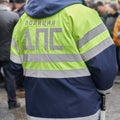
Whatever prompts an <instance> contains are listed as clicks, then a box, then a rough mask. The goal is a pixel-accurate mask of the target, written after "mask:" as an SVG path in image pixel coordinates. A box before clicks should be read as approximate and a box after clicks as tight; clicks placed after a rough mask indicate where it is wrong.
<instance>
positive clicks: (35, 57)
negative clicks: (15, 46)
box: [23, 54, 82, 62]
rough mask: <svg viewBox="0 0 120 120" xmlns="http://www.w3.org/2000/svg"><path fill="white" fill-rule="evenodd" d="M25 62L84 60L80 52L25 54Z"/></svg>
mask: <svg viewBox="0 0 120 120" xmlns="http://www.w3.org/2000/svg"><path fill="white" fill-rule="evenodd" d="M23 60H24V62H74V61H82V58H81V56H80V54H30V55H29V54H25V55H23Z"/></svg>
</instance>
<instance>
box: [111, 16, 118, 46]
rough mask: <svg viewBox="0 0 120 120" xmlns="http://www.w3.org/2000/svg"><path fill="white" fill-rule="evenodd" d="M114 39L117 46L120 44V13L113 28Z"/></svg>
mask: <svg viewBox="0 0 120 120" xmlns="http://www.w3.org/2000/svg"><path fill="white" fill-rule="evenodd" d="M113 40H114V42H115V44H116V45H117V46H120V15H119V16H118V18H117V20H116V22H115V26H114V30H113Z"/></svg>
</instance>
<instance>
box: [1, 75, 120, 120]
mask: <svg viewBox="0 0 120 120" xmlns="http://www.w3.org/2000/svg"><path fill="white" fill-rule="evenodd" d="M115 81H117V84H114V87H113V90H112V92H111V94H109V95H107V99H106V103H107V111H106V120H120V77H116V80H115ZM17 99H18V101H19V102H20V103H21V108H17V109H14V110H8V106H7V95H6V92H5V90H4V89H0V120H27V119H26V113H25V100H24V98H17Z"/></svg>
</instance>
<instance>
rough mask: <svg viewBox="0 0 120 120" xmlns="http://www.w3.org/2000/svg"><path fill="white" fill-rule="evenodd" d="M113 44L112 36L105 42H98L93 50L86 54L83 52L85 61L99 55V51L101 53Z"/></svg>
mask: <svg viewBox="0 0 120 120" xmlns="http://www.w3.org/2000/svg"><path fill="white" fill-rule="evenodd" d="M112 44H114V43H113V41H112V40H111V38H107V39H105V40H104V41H103V42H101V43H100V44H98V45H97V46H95V47H94V48H92V49H91V50H89V51H88V52H86V53H85V54H83V55H82V58H83V59H84V60H85V61H88V60H90V59H92V58H93V57H95V56H97V55H98V54H99V53H101V52H102V51H103V50H105V49H106V48H108V47H110V46H111V45H112Z"/></svg>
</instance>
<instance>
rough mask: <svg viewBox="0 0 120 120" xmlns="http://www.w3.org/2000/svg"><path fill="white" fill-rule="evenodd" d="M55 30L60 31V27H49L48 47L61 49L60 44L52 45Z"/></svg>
mask: <svg viewBox="0 0 120 120" xmlns="http://www.w3.org/2000/svg"><path fill="white" fill-rule="evenodd" d="M55 32H62V28H51V29H50V49H51V50H62V46H55V45H54V39H53V36H54V33H55Z"/></svg>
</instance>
